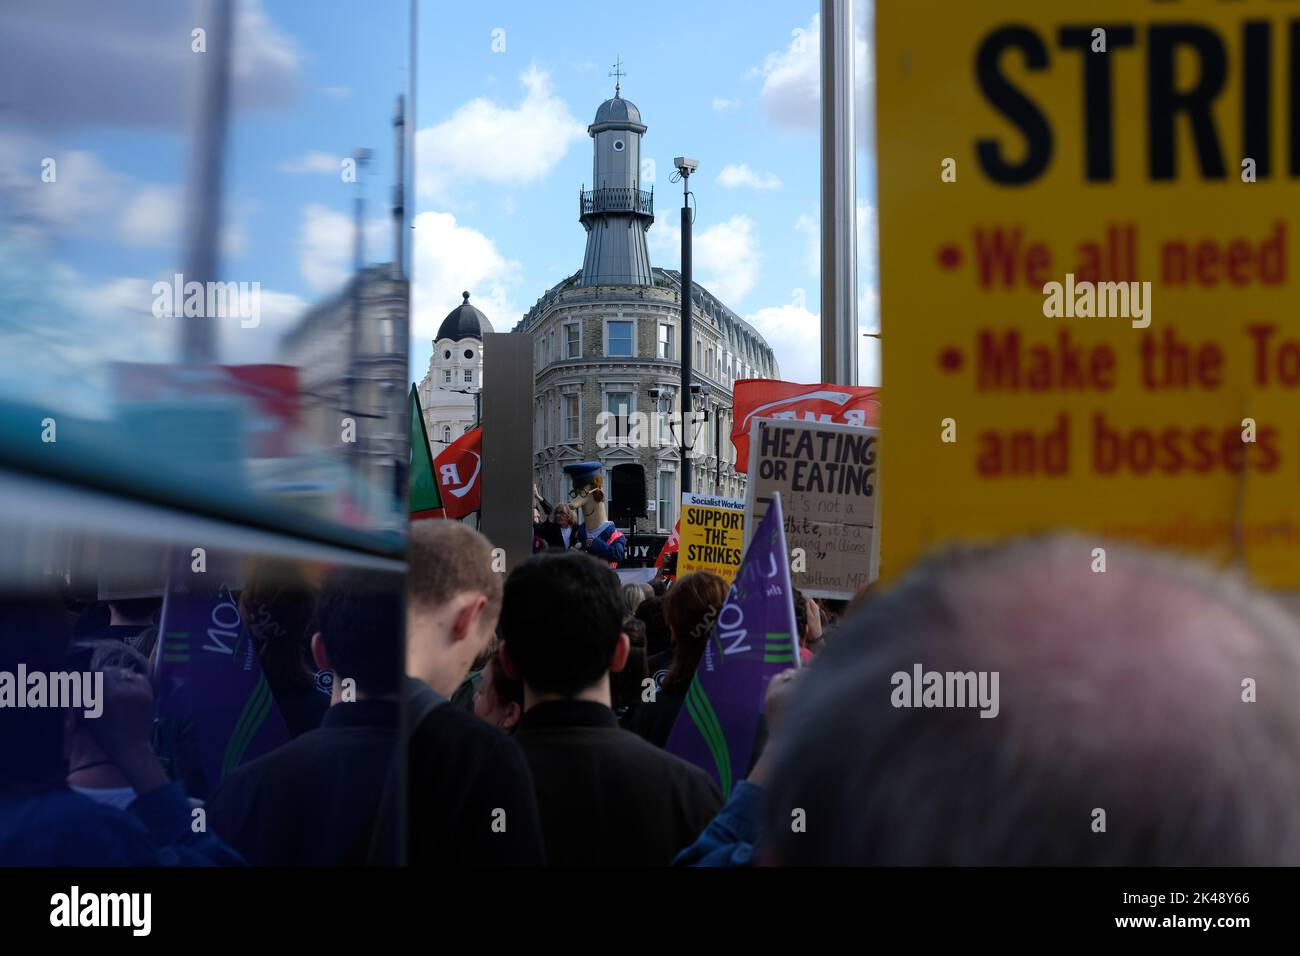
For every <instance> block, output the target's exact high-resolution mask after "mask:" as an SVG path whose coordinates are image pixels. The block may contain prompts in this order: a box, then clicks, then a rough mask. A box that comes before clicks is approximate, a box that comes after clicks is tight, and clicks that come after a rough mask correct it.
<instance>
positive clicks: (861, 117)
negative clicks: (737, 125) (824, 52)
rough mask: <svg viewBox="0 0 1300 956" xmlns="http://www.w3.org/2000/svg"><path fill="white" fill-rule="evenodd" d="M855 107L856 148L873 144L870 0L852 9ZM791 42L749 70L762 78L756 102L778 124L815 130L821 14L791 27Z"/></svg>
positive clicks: (818, 112) (817, 122)
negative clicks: (801, 25)
mask: <svg viewBox="0 0 1300 956" xmlns="http://www.w3.org/2000/svg"><path fill="white" fill-rule="evenodd" d="M853 26H854V34H855V42H854V45H853V47H854V56H853V63H854V80H855V90H854V96H855V99H854V106H855V110H854V113H855V122H856V124H857V140H858V147H859V148H860V149H867V150H870V149H871V144H872V143H873V142H874V139H875V136H874V131H873V129H872V124H873V123H874V111H873V109H872V99H873V97H874V96H875V85H874V82H873V77H874V70H875V66H874V63H873V53H874V51H873V49H872V46H871V4H870V2H869V0H857V3H856V4H855V6H854V11H853ZM790 34H791V38H790V42H789V44H788V45H787V46H786V47H785V49H783V50H777V51H774V52H772V53H769V54H768V55H767V56H766V57H765V58H764V60H763V63H762V65H761V66H759V67H757V68H756V69H755V70H754V71H753V72H754V73H755V74H757V75H758V76H761V77H762V78H763V87H762V90H761V91H760V93H759V104H760V105H761V107H762V109H763V112H764V114H766V116H767V117H768V119H769V120H770V121H771V122H772V123H773V124H775V125H776V126H783V127H789V128H793V129H814V130H815V129H818V128H819V127H820V125H821V18H820V15H819V14H813V17H812V19H811V20H810V21H809V22H808V25H807V26H806V27H796V28H795V29H793V30H791V31H790Z"/></svg>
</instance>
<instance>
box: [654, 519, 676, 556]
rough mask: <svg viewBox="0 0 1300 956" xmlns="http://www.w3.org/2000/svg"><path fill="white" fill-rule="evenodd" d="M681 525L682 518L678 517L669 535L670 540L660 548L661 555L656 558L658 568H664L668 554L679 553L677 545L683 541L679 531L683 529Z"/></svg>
mask: <svg viewBox="0 0 1300 956" xmlns="http://www.w3.org/2000/svg"><path fill="white" fill-rule="evenodd" d="M681 527H682V519H681V518H678V519H677V522H676V523H675V524H674V525H673V533H672V534H671V535H670V536H669V538H668V540H667V541H665V542H664V546H663V547H662V548H660V549H659V557H657V558H655V567H656V568H662V567H663V566H664V562H665V561H666V560H668V555H670V554H676V553H677V546H678V544H679V543H680V541H681V538H680V536H679V535H678V532H679V531H680V530H681Z"/></svg>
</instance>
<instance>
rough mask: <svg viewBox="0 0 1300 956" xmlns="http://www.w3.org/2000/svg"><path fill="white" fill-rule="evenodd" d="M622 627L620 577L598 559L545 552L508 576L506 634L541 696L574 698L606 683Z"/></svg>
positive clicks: (527, 680)
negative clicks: (551, 695)
mask: <svg viewBox="0 0 1300 956" xmlns="http://www.w3.org/2000/svg"><path fill="white" fill-rule="evenodd" d="M622 624H623V594H622V592H621V590H620V589H619V586H618V575H616V574H615V573H614V572H613V571H612V570H611V569H610V567H609V566H608V565H607V564H604V563H603V562H601V561H598V560H597V559H595V558H593V557H591V556H590V555H587V554H580V553H578V552H573V551H568V552H543V553H542V554H537V555H534V556H533V557H531V558H529V559H528V560H527V561H525V562H524V563H523V564H520V565H519V566H517V567H516V568H515V569H514V570H513V571H511V572H510V576H509V577H508V578H507V579H506V586H505V597H504V598H503V601H502V607H501V635H502V637H503V638H504V639H505V644H506V653H507V654H508V656H509V658H510V661H511V662H512V663H513V665H514V667H515V668H516V669H517V671H518V673H519V676H520V677H522V678H523V681H524V683H525V684H527V685H528V686H529V687H530V688H531V689H532V690H533V691H535V692H536V693H539V694H558V695H560V696H562V697H574V696H577V695H578V694H579V693H580V692H582V691H584V690H586V689H587V688H589V687H591V686H592V685H593V684H595V683H596V682H597V681H599V680H600V679H601V677H603V676H604V675H605V673H606V672H607V671H608V670H609V666H610V660H611V659H612V658H613V656H614V652H615V650H616V649H617V648H618V645H619V635H620V633H621V629H622Z"/></svg>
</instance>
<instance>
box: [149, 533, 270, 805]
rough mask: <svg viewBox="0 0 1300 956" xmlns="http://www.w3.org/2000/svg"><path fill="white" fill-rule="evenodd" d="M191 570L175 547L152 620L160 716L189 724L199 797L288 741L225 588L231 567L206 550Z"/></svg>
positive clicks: (251, 645) (245, 633)
mask: <svg viewBox="0 0 1300 956" xmlns="http://www.w3.org/2000/svg"><path fill="white" fill-rule="evenodd" d="M205 560H206V565H205V567H204V570H202V571H196V570H195V569H194V566H193V565H192V564H191V563H190V558H189V555H188V554H186V553H184V552H181V553H180V554H179V555H178V558H177V561H176V564H175V566H174V567H173V569H172V573H171V576H170V580H169V581H168V583H167V594H166V597H165V598H164V599H163V610H162V617H161V618H160V619H159V622H158V643H159V645H160V646H159V648H158V661H157V669H158V670H157V678H158V716H159V717H160V718H163V719H171V720H174V721H176V722H177V723H178V724H181V723H185V722H188V723H190V724H191V725H192V732H193V735H194V740H195V742H196V744H197V747H198V756H199V760H200V762H201V763H202V767H203V777H204V783H205V791H206V792H204V793H191V794H190V796H192V797H200V798H204V797H206V796H207V795H208V793H210V792H211V791H212V790H213V789H215V788H216V786H217V784H218V783H220V782H221V780H222V779H223V778H224V777H225V776H226V775H227V774H228V773H230V771H232V770H234V769H235V768H236V767H238V766H240V765H241V764H244V763H247V762H248V761H250V760H252V759H253V758H254V757H259V756H261V755H262V754H264V753H268V752H270V751H272V750H274V749H275V748H276V747H279V746H280V745H281V744H284V743H287V742H288V740H289V731H288V729H287V728H286V726H285V723H284V719H283V718H282V717H281V716H280V711H279V708H277V707H276V705H275V698H274V697H273V696H272V694H271V685H270V684H268V683H267V681H266V675H265V674H264V673H262V667H261V664H260V662H259V661H258V659H257V648H256V647H255V646H254V645H253V641H252V639H251V638H250V637H249V634H248V629H247V628H246V627H244V622H243V621H242V620H241V619H240V616H239V605H238V602H236V600H235V598H234V596H233V595H232V594H231V588H230V585H231V580H230V579H231V577H232V576H231V575H230V574H229V573H227V572H228V571H229V570H230V569H232V568H233V567H234V565H233V563H230V562H228V561H226V560H225V559H224V558H223V557H222V556H220V555H216V554H214V553H211V552H209V553H208V554H207V556H206V559H205Z"/></svg>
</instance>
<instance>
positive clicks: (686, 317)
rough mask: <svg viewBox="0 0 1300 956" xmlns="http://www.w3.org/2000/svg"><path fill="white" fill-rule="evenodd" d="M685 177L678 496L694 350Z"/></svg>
mask: <svg viewBox="0 0 1300 956" xmlns="http://www.w3.org/2000/svg"><path fill="white" fill-rule="evenodd" d="M688 183H689V176H683V177H682V388H681V391H682V395H681V408H682V455H681V458H682V461H681V468H682V494H686V493H688V492H689V491H690V490H691V463H690V460H689V459H688V458H687V450H688V448H689V446H688V444H687V434H688V430H690V428H691V424H692V423H691V356H692V354H693V353H692V349H693V348H694V346H695V343H694V341H692V340H693V338H694V336H693V334H692V330H691V287H692V279H691V203H690V197H689V187H688Z"/></svg>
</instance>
